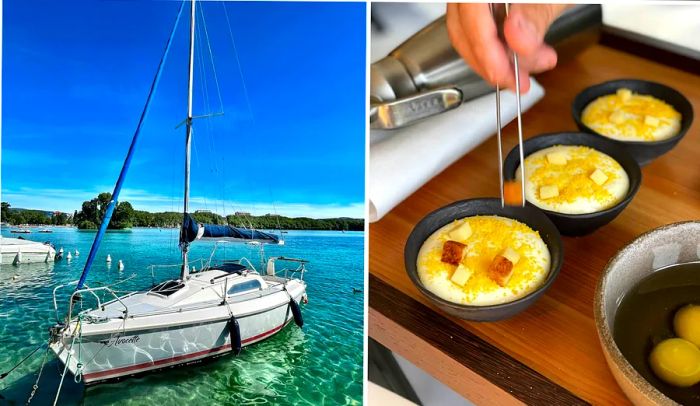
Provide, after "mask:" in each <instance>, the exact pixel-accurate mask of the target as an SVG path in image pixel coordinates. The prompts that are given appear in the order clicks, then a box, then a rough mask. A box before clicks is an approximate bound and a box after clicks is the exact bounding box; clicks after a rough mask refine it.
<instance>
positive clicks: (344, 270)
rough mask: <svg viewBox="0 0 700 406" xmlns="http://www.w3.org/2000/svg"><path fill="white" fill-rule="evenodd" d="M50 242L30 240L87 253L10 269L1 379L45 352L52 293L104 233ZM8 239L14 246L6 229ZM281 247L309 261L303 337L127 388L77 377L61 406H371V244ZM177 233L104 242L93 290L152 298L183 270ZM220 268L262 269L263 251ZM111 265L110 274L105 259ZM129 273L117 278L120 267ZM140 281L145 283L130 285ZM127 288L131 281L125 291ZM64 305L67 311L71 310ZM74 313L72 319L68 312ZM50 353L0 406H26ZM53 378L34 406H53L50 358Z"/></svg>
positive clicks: (21, 376)
mask: <svg viewBox="0 0 700 406" xmlns="http://www.w3.org/2000/svg"><path fill="white" fill-rule="evenodd" d="M54 230H55V231H54V232H53V233H52V234H39V233H37V232H36V231H35V232H33V233H32V234H24V235H22V236H23V237H24V238H26V239H29V240H35V241H41V242H43V241H47V240H49V241H51V242H53V243H54V244H55V245H56V249H57V250H58V248H60V247H63V248H64V249H65V250H66V252H67V251H71V252H73V251H74V250H75V249H78V250H79V251H80V256H79V257H77V258H73V260H72V261H71V262H68V261H66V260H65V259H63V260H61V261H59V262H56V263H52V264H36V265H22V266H19V267H17V266H12V265H2V267H1V268H0V348H2V351H0V373H2V372H5V371H6V370H8V369H9V368H10V367H11V366H13V365H14V364H15V363H17V362H19V361H20V360H21V359H22V358H23V357H24V356H25V355H27V354H28V353H29V352H30V351H32V350H33V349H34V348H36V347H37V346H38V345H39V344H41V343H43V342H45V341H46V340H47V337H48V328H49V327H50V326H52V325H53V324H55V314H54V310H53V304H52V290H53V288H54V287H55V286H57V285H59V284H62V283H67V282H70V281H74V280H77V279H78V278H79V276H80V273H81V271H82V268H83V265H84V261H85V260H86V258H87V255H88V252H89V250H90V245H91V244H92V240H93V239H94V237H95V233H91V232H80V231H77V230H75V229H72V228H55V229H54ZM2 235H3V236H4V237H16V236H17V235H16V234H10V233H9V230H8V229H3V230H2ZM284 236H285V242H286V244H285V245H284V246H266V249H265V253H266V255H268V256H271V255H284V256H287V257H297V258H304V259H308V260H310V261H311V262H310V263H309V264H308V270H309V271H308V272H307V273H306V274H305V277H304V279H305V280H306V281H307V283H308V288H307V292H308V296H309V303H308V304H307V305H305V306H303V307H302V313H303V316H304V327H303V329H299V328H298V327H296V325H294V323H292V324H290V325H289V326H288V327H287V328H285V329H284V330H283V331H281V332H280V333H278V334H276V335H274V336H273V337H272V338H270V339H268V340H265V341H263V342H261V343H259V344H256V345H253V346H251V347H247V348H245V349H243V351H242V352H241V354H240V355H239V356H238V357H235V356H224V357H221V358H219V359H216V360H213V361H211V362H208V363H204V364H199V365H195V366H189V367H182V368H176V369H170V370H166V371H161V372H157V373H154V374H150V375H145V376H142V377H138V378H130V379H127V380H124V381H121V382H118V383H112V384H103V385H97V386H93V387H89V388H85V387H84V386H83V385H82V384H76V383H74V382H73V377H72V375H68V376H67V377H66V379H65V382H64V388H63V390H62V391H61V397H60V401H59V404H66V405H73V404H86V405H112V404H114V405H116V404H118V405H161V406H165V405H170V404H177V405H188V406H193V405H218V404H221V405H238V404H255V405H260V404H275V405H277V404H282V405H284V404H290V405H303V404H310V405H311V404H313V405H320V404H359V403H361V401H362V353H363V294H362V293H353V288H356V289H362V287H363V258H364V255H363V248H364V243H363V241H364V233H362V232H347V233H340V232H332V231H290V232H289V233H288V234H285V235H284ZM177 237H178V230H174V229H134V230H132V231H131V232H117V233H107V234H106V236H105V239H104V241H103V244H102V246H101V248H100V250H99V252H98V255H97V260H96V261H95V263H94V265H93V269H92V271H91V274H90V277H89V278H88V285H90V286H93V287H94V286H97V285H99V284H100V283H103V284H112V283H115V282H119V281H125V282H124V283H122V284H121V285H119V289H123V290H133V289H147V288H149V287H150V286H151V285H152V278H151V272H150V270H149V269H148V266H149V265H151V264H177V263H178V262H179V261H180V251H179V249H178V247H177ZM225 246H226V248H220V249H219V251H218V252H217V256H216V257H217V258H227V259H238V258H239V257H241V256H245V257H247V258H249V259H250V260H251V261H252V262H253V264H254V265H255V266H259V265H258V264H259V258H260V255H259V251H258V249H257V248H253V247H249V246H246V245H240V244H226V245H225ZM212 247H213V243H211V242H202V241H197V242H195V243H193V245H192V249H191V254H190V258H192V259H197V258H206V257H208V256H209V254H210V252H211V249H212ZM107 254H110V255H111V256H112V259H113V262H112V265H111V266H108V265H107V263H106V261H105V258H106V256H107ZM119 259H121V260H123V261H124V264H125V269H124V270H123V271H119V270H118V269H117V261H118V260H119ZM133 275H136V277H134V278H132V279H129V278H131V277H132V276H133ZM177 275H178V270H177V268H165V269H159V270H158V271H157V272H156V280H158V281H160V280H164V279H166V278H173V277H177ZM127 279H128V280H127ZM66 305H67V300H66V299H65V296H63V297H62V300H61V301H60V302H59V307H60V308H62V309H66ZM64 311H65V310H64ZM42 356H43V351H39V352H37V353H36V354H35V355H34V356H32V357H31V358H30V359H29V361H27V362H25V363H24V364H23V365H22V366H20V367H19V368H18V369H17V370H15V371H14V372H12V373H11V374H10V375H9V376H8V377H7V378H5V379H4V380H2V381H0V404H7V403H8V402H9V403H10V404H25V403H26V401H27V397H28V396H29V393H30V392H31V389H32V385H33V384H34V381H35V380H36V378H37V374H38V372H39V367H40V365H41V363H42ZM48 360H49V362H47V364H46V366H45V367H44V372H43V375H42V378H41V381H40V383H39V389H38V391H37V394H36V396H35V397H34V400H33V401H32V404H38V405H43V404H51V403H52V402H53V398H54V396H55V394H56V389H57V386H58V383H59V380H60V370H59V369H62V368H60V365H59V363H58V362H57V360H56V359H55V357H54V356H53V355H52V354H49V357H48Z"/></svg>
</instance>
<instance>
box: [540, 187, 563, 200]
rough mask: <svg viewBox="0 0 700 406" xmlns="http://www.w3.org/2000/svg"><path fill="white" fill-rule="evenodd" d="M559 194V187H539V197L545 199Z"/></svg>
mask: <svg viewBox="0 0 700 406" xmlns="http://www.w3.org/2000/svg"><path fill="white" fill-rule="evenodd" d="M557 196H559V188H558V187H556V186H542V187H541V188H540V199H543V200H546V199H551V198H553V197H557Z"/></svg>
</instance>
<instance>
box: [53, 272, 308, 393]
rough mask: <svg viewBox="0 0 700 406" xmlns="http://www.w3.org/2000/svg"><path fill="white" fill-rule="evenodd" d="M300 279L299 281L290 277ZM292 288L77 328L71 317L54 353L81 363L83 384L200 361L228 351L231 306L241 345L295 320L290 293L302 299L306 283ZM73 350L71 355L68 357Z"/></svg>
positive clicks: (72, 367)
mask: <svg viewBox="0 0 700 406" xmlns="http://www.w3.org/2000/svg"><path fill="white" fill-rule="evenodd" d="M292 282H297V281H292ZM288 286H289V287H288V291H289V293H287V291H285V290H279V291H277V292H276V293H272V294H268V295H265V296H261V297H259V298H253V299H250V300H245V301H239V302H233V303H231V302H229V306H226V305H223V304H218V305H216V306H214V307H208V308H204V309H198V310H190V311H186V312H177V313H170V314H160V315H152V316H144V317H135V318H128V317H127V319H126V321H124V320H123V319H122V320H121V321H117V322H116V323H114V321H113V320H111V321H109V322H103V323H89V322H88V323H85V322H83V325H82V326H81V327H80V328H79V331H80V334H78V335H75V336H76V338H75V343H73V339H74V334H73V333H74V332H75V331H76V329H77V324H76V323H75V322H73V323H72V324H71V325H69V326H68V328H67V329H66V331H65V332H64V333H63V335H62V337H61V339H59V340H58V341H56V342H53V343H52V344H51V348H52V350H53V352H54V353H55V354H56V355H57V356H58V358H59V360H60V361H61V362H62V363H63V364H64V365H65V363H66V362H68V370H69V371H71V373H73V374H74V375H75V374H76V373H78V364H79V363H80V364H82V368H81V371H80V373H81V374H82V379H83V381H84V382H85V384H87V385H90V384H95V383H99V382H104V381H108V380H114V379H118V378H123V377H127V376H132V375H137V374H142V373H145V372H149V371H154V370H160V369H163V368H169V367H174V366H179V365H186V364H191V363H195V362H198V361H201V360H203V359H205V358H210V357H216V356H220V355H223V354H227V353H230V352H232V351H234V350H235V348H233V347H236V346H237V345H236V344H235V343H234V344H233V345H232V338H231V327H230V326H231V324H230V319H231V317H230V313H229V308H230V309H231V311H232V312H233V315H234V316H235V319H236V320H237V321H238V325H239V331H240V343H241V347H245V346H248V345H251V344H254V343H257V342H259V341H262V340H264V339H266V338H269V337H271V336H272V335H274V334H276V333H278V332H279V331H281V330H282V329H283V328H284V327H285V326H286V325H287V324H289V323H290V322H291V321H293V320H294V316H293V312H292V310H291V307H290V303H289V297H290V295H291V296H292V297H293V298H294V300H295V301H296V302H297V303H300V302H301V300H302V296H303V295H305V289H306V286H305V284H303V283H290V284H289V285H288ZM69 353H70V354H71V355H70V357H69V356H68V355H69Z"/></svg>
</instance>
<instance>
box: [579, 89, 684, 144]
mask: <svg viewBox="0 0 700 406" xmlns="http://www.w3.org/2000/svg"><path fill="white" fill-rule="evenodd" d="M581 121H582V122H583V124H585V125H586V126H587V127H588V128H590V129H592V130H594V131H595V132H597V133H598V134H601V135H604V136H606V137H608V138H612V139H615V140H619V141H642V142H644V141H647V142H648V141H661V140H666V139H669V138H671V137H673V136H675V135H677V134H678V132H679V131H680V129H681V114H680V113H679V112H678V111H676V110H675V109H674V108H673V106H671V105H669V104H667V103H666V102H664V101H663V100H659V99H657V98H655V97H652V96H648V95H642V94H637V93H633V92H632V91H631V90H629V89H624V88H621V89H618V90H617V92H616V93H615V94H609V95H606V96H601V97H599V98H597V99H595V100H594V101H592V102H591V103H589V104H588V105H587V106H586V108H585V109H584V110H583V112H582V113H581Z"/></svg>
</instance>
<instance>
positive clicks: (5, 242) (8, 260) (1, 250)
mask: <svg viewBox="0 0 700 406" xmlns="http://www.w3.org/2000/svg"><path fill="white" fill-rule="evenodd" d="M55 257H56V250H55V249H53V248H51V247H50V246H48V245H46V244H42V243H40V242H36V241H29V240H20V239H18V238H6V237H0V264H5V265H8V264H11V265H21V264H36V263H45V262H50V261H53V260H54V258H55Z"/></svg>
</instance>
